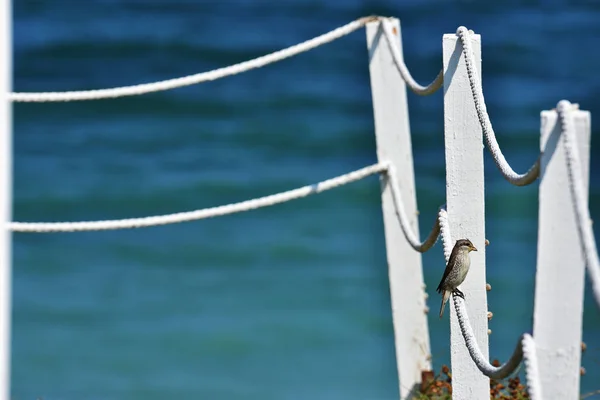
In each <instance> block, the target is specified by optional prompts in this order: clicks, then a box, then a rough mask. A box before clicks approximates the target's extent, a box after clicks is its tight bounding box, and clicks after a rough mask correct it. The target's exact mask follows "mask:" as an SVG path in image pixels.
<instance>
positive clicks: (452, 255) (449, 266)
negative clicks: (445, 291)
mask: <svg viewBox="0 0 600 400" xmlns="http://www.w3.org/2000/svg"><path fill="white" fill-rule="evenodd" d="M456 253H458V246H456V245H454V248H453V249H452V253H450V259H449V260H448V264H446V270H445V271H444V276H442V280H441V281H440V284H439V285H438V287H437V289H436V290H437V292H438V293H441V292H442V282H444V280H446V277H447V276H448V274H449V273H450V270H451V269H452V267H453V266H454V264H455V261H456Z"/></svg>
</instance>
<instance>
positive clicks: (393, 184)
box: [387, 164, 440, 253]
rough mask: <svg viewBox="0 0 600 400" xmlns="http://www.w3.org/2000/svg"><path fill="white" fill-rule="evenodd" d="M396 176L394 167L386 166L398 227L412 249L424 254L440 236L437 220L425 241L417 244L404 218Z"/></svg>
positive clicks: (417, 241)
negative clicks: (398, 222)
mask: <svg viewBox="0 0 600 400" xmlns="http://www.w3.org/2000/svg"><path fill="white" fill-rule="evenodd" d="M397 176H398V175H397V172H396V167H394V166H393V165H392V164H388V166H387V177H388V184H389V185H390V188H391V190H392V197H393V199H394V206H395V208H396V215H398V219H399V220H400V226H401V227H402V232H403V233H404V237H405V238H406V240H407V241H408V243H409V244H410V245H411V247H412V248H413V249H415V250H416V251H418V252H419V253H425V252H426V251H427V250H429V249H430V248H431V247H433V245H434V244H435V243H436V242H437V239H438V236H439V234H440V224H439V219H437V218H436V221H435V223H434V225H433V228H431V232H429V235H428V236H427V239H425V240H424V241H423V242H422V243H421V242H419V238H418V237H417V234H416V233H415V232H414V231H413V230H412V229H411V228H410V223H409V222H408V217H407V216H406V211H405V210H404V203H403V202H402V192H401V190H400V186H398V179H397Z"/></svg>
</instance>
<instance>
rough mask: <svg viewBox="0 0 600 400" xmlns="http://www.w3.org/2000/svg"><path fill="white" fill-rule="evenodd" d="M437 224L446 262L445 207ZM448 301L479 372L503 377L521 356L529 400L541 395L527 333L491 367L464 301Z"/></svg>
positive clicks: (447, 232)
mask: <svg viewBox="0 0 600 400" xmlns="http://www.w3.org/2000/svg"><path fill="white" fill-rule="evenodd" d="M439 225H440V235H441V237H442V243H443V246H444V258H445V259H446V263H448V260H449V259H450V254H451V253H452V247H453V240H452V236H451V234H450V225H449V222H448V213H447V211H446V209H445V208H442V209H441V210H440V213H439ZM452 300H453V302H454V309H455V310H456V316H457V318H458V324H459V326H460V330H461V333H462V336H463V338H464V339H465V345H466V346H467V349H468V351H469V355H470V356H471V359H472V360H473V362H474V363H475V365H476V366H477V368H478V369H479V370H480V371H481V373H483V374H484V375H485V376H487V377H490V378H494V379H504V378H506V377H508V376H509V375H511V374H512V373H514V372H515V371H516V370H517V368H518V367H519V365H520V363H521V361H522V360H523V358H524V359H525V364H526V374H527V384H528V386H529V394H530V395H531V398H532V400H540V399H541V396H542V395H541V393H542V389H541V384H540V380H539V372H538V368H537V358H536V353H535V343H534V342H533V338H532V337H531V335H529V334H528V333H524V334H523V335H522V336H521V340H520V341H519V343H517V346H516V347H515V350H514V351H513V354H512V356H511V357H510V359H509V360H508V361H507V362H505V363H504V364H502V365H501V366H499V367H494V366H493V365H492V364H490V363H489V362H488V361H487V360H486V359H485V357H484V356H483V353H482V352H481V349H479V345H478V344H477V340H476V339H475V334H474V333H473V328H472V327H471V323H470V322H469V316H468V314H467V310H466V306H465V303H464V300H463V299H461V298H460V297H458V296H454V295H453V296H452Z"/></svg>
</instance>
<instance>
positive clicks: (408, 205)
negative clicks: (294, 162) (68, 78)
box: [0, 15, 600, 400]
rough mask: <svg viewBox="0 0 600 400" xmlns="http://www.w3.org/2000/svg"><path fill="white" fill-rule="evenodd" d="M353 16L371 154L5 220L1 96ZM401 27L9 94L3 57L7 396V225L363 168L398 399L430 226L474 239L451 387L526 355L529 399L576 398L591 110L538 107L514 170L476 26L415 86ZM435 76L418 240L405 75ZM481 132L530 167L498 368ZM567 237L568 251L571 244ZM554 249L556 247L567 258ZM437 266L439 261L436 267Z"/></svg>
mask: <svg viewBox="0 0 600 400" xmlns="http://www.w3.org/2000/svg"><path fill="white" fill-rule="evenodd" d="M8 21H9V19H8V15H3V20H2V23H3V25H2V26H3V27H4V28H5V32H6V31H7V29H6V27H8V26H9V23H8ZM362 27H366V34H367V46H368V49H369V70H370V75H371V88H372V95H373V108H374V115H375V133H376V139H377V156H378V160H379V162H378V163H377V164H374V165H371V166H368V167H365V168H362V169H360V170H357V171H354V172H351V173H348V174H345V175H342V176H339V177H336V178H333V179H329V180H327V181H323V182H320V183H318V184H315V185H309V186H305V187H302V188H299V189H295V190H290V191H288V192H283V193H279V194H275V195H271V196H266V197H262V198H258V199H253V200H248V201H244V202H241V203H235V204H228V205H224V206H219V207H213V208H208V209H202V210H196V211H190V212H182V213H177V214H171V215H161V216H152V217H146V218H133V219H125V220H109V221H84V222H54V223H45V222H10V218H9V217H10V208H11V202H12V197H11V192H10V187H11V178H12V177H11V168H10V165H11V153H10V148H11V146H10V140H11V134H10V132H11V127H10V101H27V102H47V101H73V100H94V99H101V98H112V97H121V96H129V95H138V94H144V93H150V92H155V91H160V90H167V89H172V88H176V87H182V86H186V85H192V84H197V83H201V82H206V81H210V80H215V79H219V78H223V77H226V76H229V75H233V74H238V73H242V72H244V71H248V70H250V69H253V68H259V67H262V66H265V65H267V64H269V63H272V62H276V61H279V60H282V59H284V58H288V57H291V56H294V55H297V54H299V53H301V52H304V51H308V50H310V49H312V48H315V47H317V46H320V45H323V44H325V43H328V42H331V41H333V40H336V39H339V38H341V37H343V36H345V35H347V34H349V33H351V32H353V31H356V30H358V29H360V28H362ZM2 37H3V38H4V39H2V41H1V44H2V46H1V47H0V51H2V55H3V56H4V59H5V60H8V61H7V62H5V66H6V65H8V66H9V67H10V51H9V49H10V45H9V44H10V35H3V36H2ZM400 37H401V35H400V23H399V21H398V20H397V19H393V18H382V17H365V18H361V19H358V20H356V21H353V22H351V23H349V24H347V25H345V26H343V27H340V28H338V29H335V30H333V31H331V32H329V33H326V34H324V35H322V36H319V37H316V38H314V39H311V40H309V41H307V42H304V43H301V44H298V45H296V46H292V47H290V48H287V49H284V50H281V51H278V52H275V53H272V54H269V55H266V56H263V57H259V58H257V59H254V60H250V61H246V62H243V63H240V64H236V65H233V66H230V67H226V68H220V69H218V70H215V71H210V72H205V73H201V74H197V75H192V76H187V77H183V78H178V79H172V80H168V81H163V82H157V83H150V84H144V85H136V86H130V87H123V88H114V89H103V90H90V91H76V92H51V93H10V84H9V82H10V74H9V72H10V68H7V71H6V72H5V73H4V74H3V75H2V78H1V79H0V90H2V92H3V93H5V99H4V101H3V102H2V108H0V118H1V119H2V121H3V123H4V125H3V126H2V127H3V129H4V131H3V132H2V133H3V134H4V135H3V138H4V141H3V142H2V146H0V148H1V149H2V152H3V153H2V155H1V156H2V160H4V161H3V164H2V165H3V166H4V168H2V172H1V173H0V185H2V188H3V189H4V190H3V192H2V193H3V196H1V197H0V213H2V214H1V215H0V217H1V218H3V219H4V221H7V222H8V223H7V225H6V227H7V229H3V230H2V235H3V236H2V237H1V238H0V241H1V242H2V247H1V248H0V250H1V251H0V267H1V268H2V269H1V271H2V272H1V276H0V290H1V291H2V297H1V298H0V300H1V302H2V303H1V306H0V343H1V344H0V346H2V347H1V348H0V351H1V352H2V354H3V357H4V358H3V360H2V364H1V368H2V369H1V370H0V374H1V375H0V379H2V381H1V383H2V384H3V387H4V388H5V389H4V393H3V398H5V399H8V398H9V396H10V391H9V389H8V388H9V385H8V383H9V381H10V379H9V360H10V358H9V356H8V355H9V354H10V352H9V343H10V318H9V316H10V300H11V297H10V274H11V266H10V248H11V242H10V231H17V232H74V231H88V230H107V229H124V228H140V227H147V226H153V225H161V224H171V223H177V222H186V221H193V220H199V219H203V218H211V217H217V216H222V215H226V214H231V213H237V212H242V211H248V210H252V209H255V208H260V207H266V206H270V205H274V204H278V203H282V202H286V201H290V200H293V199H297V198H301V197H305V196H309V195H312V194H316V193H320V192H322V191H325V190H329V189H333V188H335V187H338V186H341V185H345V184H348V183H351V182H354V181H357V180H360V179H363V178H364V177H366V176H369V175H373V174H381V175H382V178H383V179H382V209H383V216H384V223H385V236H386V248H387V259H388V264H389V265H388V267H389V278H390V286H391V294H392V315H393V321H394V334H395V344H396V358H397V365H398V374H399V381H400V396H401V398H403V399H404V398H409V397H410V395H411V393H413V392H414V390H415V388H417V387H418V384H419V382H420V380H421V372H422V371H426V370H429V369H431V354H430V347H429V331H428V326H427V318H426V314H427V312H428V307H427V305H426V299H427V294H426V293H425V290H424V288H425V285H424V282H423V272H422V265H421V255H420V253H422V252H425V251H427V250H429V249H430V248H431V247H432V246H433V245H434V244H435V242H436V241H437V239H438V236H441V237H442V242H443V246H444V255H445V258H446V262H447V260H448V257H449V255H450V251H451V249H452V246H453V243H454V240H455V239H458V238H469V239H470V240H471V241H472V242H473V243H474V244H475V246H476V247H477V248H478V249H479V251H478V252H477V253H472V265H471V269H470V272H469V275H468V276H467V279H466V280H465V282H464V283H463V284H462V285H461V290H462V291H463V292H465V294H466V298H465V300H463V299H461V298H458V297H453V301H454V308H452V307H450V309H451V311H450V326H451V333H450V345H451V361H452V386H453V398H454V399H484V398H488V396H489V378H490V377H492V378H495V379H503V378H506V377H507V376H509V375H510V374H512V373H514V372H515V371H516V370H517V368H518V367H519V365H520V363H521V361H522V360H524V361H525V364H526V368H525V370H526V374H527V381H528V387H529V392H530V395H531V398H533V399H537V400H539V399H541V398H542V391H541V390H542V385H543V388H544V397H543V398H544V399H560V400H565V399H576V398H578V397H579V374H580V356H581V354H580V353H581V350H580V343H581V329H582V313H583V290H584V284H583V283H584V270H585V266H587V270H588V275H589V277H590V279H591V282H592V288H593V291H594V297H595V300H596V303H597V304H598V306H599V307H600V263H599V261H598V253H597V249H596V243H595V239H594V236H593V231H592V228H591V219H590V215H589V210H588V207H587V186H588V175H589V141H590V115H589V113H587V112H584V111H579V110H578V109H577V107H576V106H574V105H571V104H570V103H568V102H567V101H561V102H560V103H559V104H558V107H557V109H556V110H552V111H544V112H543V113H542V129H541V142H540V143H541V147H540V149H541V153H540V158H539V159H538V160H537V161H536V162H535V163H534V164H533V166H532V167H531V168H530V169H529V170H528V171H527V172H526V173H524V174H518V173H516V172H515V171H513V170H512V168H511V167H510V165H509V164H508V163H507V162H506V159H505V158H504V155H503V154H502V152H501V151H500V148H499V146H498V143H497V141H496V138H495V134H494V131H493V129H492V125H491V122H490V119H489V116H488V114H487V111H486V107H485V101H484V98H483V93H482V87H481V80H480V78H479V77H480V76H481V38H480V36H479V35H475V34H474V33H473V32H470V31H468V30H467V29H466V28H464V27H460V28H458V30H457V33H456V34H448V35H444V37H443V41H442V53H443V66H442V69H441V71H440V73H439V75H438V76H437V77H436V79H435V80H434V81H433V82H432V83H431V84H430V85H428V86H421V85H419V84H418V83H416V82H415V81H414V80H413V79H412V77H411V75H410V73H409V71H408V69H407V68H406V65H405V64H404V61H403V54H402V48H401V40H400ZM442 85H443V88H444V135H445V148H446V202H447V203H446V204H445V205H442V206H441V207H440V210H439V213H438V214H437V216H436V218H435V223H434V226H433V229H432V230H431V232H430V233H429V235H428V237H427V239H426V240H425V241H424V242H420V241H419V227H418V222H417V216H416V210H417V199H416V194H415V182H414V173H413V161H412V145H411V136H410V125H409V118H408V104H407V99H406V88H407V86H408V87H409V88H410V89H411V90H412V91H414V92H415V93H418V94H421V95H428V94H431V93H434V92H435V91H436V90H438V89H439V88H441V87H442ZM483 142H485V143H486V145H487V147H488V149H489V151H490V153H491V155H492V157H493V159H494V161H495V163H496V165H497V166H498V168H499V170H500V172H501V173H502V174H503V176H504V177H505V178H506V179H507V180H508V181H509V182H510V183H512V184H514V185H517V186H523V185H528V184H531V183H533V182H534V181H535V180H536V179H538V177H539V178H540V191H539V197H540V209H539V234H538V261H537V275H536V292H535V310H534V326H533V336H531V335H530V334H528V333H524V334H523V335H522V336H521V338H519V340H518V342H517V344H516V347H515V351H514V353H513V355H512V357H511V358H510V359H509V360H508V361H507V362H506V363H505V364H503V365H502V366H500V367H494V366H492V365H491V364H490V363H489V361H488V358H489V357H488V326H487V322H488V310H487V293H486V277H485V274H486V270H485V243H486V240H485V213H484V208H485V207H484V205H485V191H484V189H485V188H484V171H483V147H484V146H483V145H482V143H483ZM451 232H452V235H451ZM573 248H580V249H581V251H580V252H577V251H575V252H573V251H572V250H573ZM567 250H569V251H567ZM565 254H569V256H568V257H569V258H568V260H567V259H565ZM565 264H568V269H567V268H565ZM442 271H443V269H442V268H440V275H441V272H442ZM565 287H567V289H566V290H565ZM509 295H510V294H509V293H506V296H509ZM438 300H439V299H438V298H437V297H436V298H435V300H434V301H435V302H436V303H437V301H438ZM538 360H539V361H538Z"/></svg>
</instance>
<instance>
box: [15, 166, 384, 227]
mask: <svg viewBox="0 0 600 400" xmlns="http://www.w3.org/2000/svg"><path fill="white" fill-rule="evenodd" d="M387 168H388V164H387V163H386V162H380V163H377V164H373V165H370V166H368V167H365V168H361V169H359V170H356V171H353V172H350V173H347V174H344V175H340V176H338V177H335V178H332V179H328V180H325V181H322V182H319V183H316V184H314V185H308V186H303V187H301V188H298V189H294V190H289V191H287V192H282V193H277V194H273V195H270V196H265V197H259V198H256V199H252V200H246V201H242V202H239V203H232V204H227V205H223V206H217V207H210V208H204V209H200V210H195V211H189V212H181V213H176V214H168V215H158V216H152V217H143V218H128V219H120V220H106V221H81V222H11V223H9V224H8V228H9V229H10V230H12V231H14V232H38V233H46V232H80V231H102V230H111V229H131V228H145V227H150V226H158V225H166V224H174V223H179V222H189V221H195V220H200V219H206V218H213V217H220V216H224V215H229V214H235V213H239V212H243V211H250V210H254V209H257V208H262V207H268V206H273V205H276V204H280V203H285V202H287V201H290V200H295V199H299V198H302V197H307V196H310V195H313V194H317V193H321V192H324V191H326V190H330V189H334V188H337V187H339V186H343V185H347V184H349V183H352V182H356V181H359V180H361V179H364V178H366V177H368V176H370V175H375V174H377V173H382V172H385V171H387Z"/></svg>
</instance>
